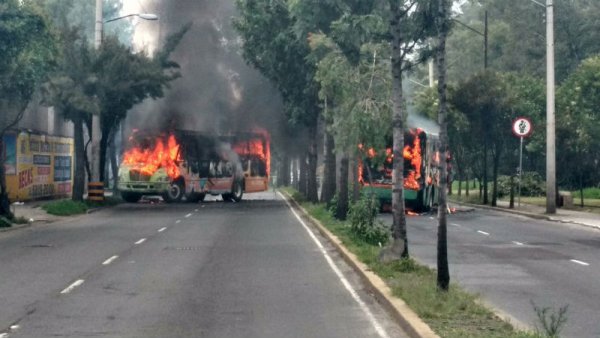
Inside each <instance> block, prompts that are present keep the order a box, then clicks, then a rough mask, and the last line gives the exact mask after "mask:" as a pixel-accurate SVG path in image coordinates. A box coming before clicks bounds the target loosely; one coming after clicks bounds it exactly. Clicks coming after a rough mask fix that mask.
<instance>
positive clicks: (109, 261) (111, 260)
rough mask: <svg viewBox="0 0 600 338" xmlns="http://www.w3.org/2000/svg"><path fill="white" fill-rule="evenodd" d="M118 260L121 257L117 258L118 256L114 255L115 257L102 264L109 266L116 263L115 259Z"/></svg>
mask: <svg viewBox="0 0 600 338" xmlns="http://www.w3.org/2000/svg"><path fill="white" fill-rule="evenodd" d="M117 258H119V256H117V255H114V256H112V257H111V258H109V259H107V260H105V261H104V262H103V263H102V265H108V264H110V263H112V262H114V261H115V259H117Z"/></svg>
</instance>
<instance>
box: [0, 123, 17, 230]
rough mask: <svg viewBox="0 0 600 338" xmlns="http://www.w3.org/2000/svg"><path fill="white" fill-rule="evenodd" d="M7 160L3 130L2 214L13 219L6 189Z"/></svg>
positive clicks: (0, 141)
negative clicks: (5, 165) (5, 164)
mask: <svg viewBox="0 0 600 338" xmlns="http://www.w3.org/2000/svg"><path fill="white" fill-rule="evenodd" d="M5 161H6V154H5V149H4V132H2V133H0V216H3V217H6V218H8V219H13V218H14V215H13V213H12V211H11V210H10V200H9V199H8V191H7V190H6V170H5V167H4V163H5Z"/></svg>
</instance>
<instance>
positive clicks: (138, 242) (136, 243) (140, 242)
mask: <svg viewBox="0 0 600 338" xmlns="http://www.w3.org/2000/svg"><path fill="white" fill-rule="evenodd" d="M145 241H146V239H145V238H142V239H140V240H139V241H137V242H135V243H134V244H135V245H138V244H142V243H144V242H145Z"/></svg>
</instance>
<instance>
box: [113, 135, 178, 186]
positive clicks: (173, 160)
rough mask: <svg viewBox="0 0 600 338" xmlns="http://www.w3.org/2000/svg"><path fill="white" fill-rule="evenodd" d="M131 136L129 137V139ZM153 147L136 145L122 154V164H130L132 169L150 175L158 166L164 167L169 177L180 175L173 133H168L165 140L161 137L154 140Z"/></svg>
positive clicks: (176, 145)
mask: <svg viewBox="0 0 600 338" xmlns="http://www.w3.org/2000/svg"><path fill="white" fill-rule="evenodd" d="M131 139H133V138H130V140H131ZM153 143H154V147H141V146H140V145H136V146H135V147H133V148H131V149H129V150H128V151H127V152H125V154H123V164H124V165H128V166H132V167H133V169H132V170H136V171H139V172H140V173H142V174H144V175H148V176H151V175H153V174H154V173H155V172H156V171H157V170H158V169H159V168H164V169H165V171H166V172H167V175H168V176H169V177H170V178H171V179H175V178H177V177H178V176H179V175H180V172H179V162H180V161H181V157H180V153H179V147H180V146H179V144H178V143H177V140H176V139H175V136H174V135H169V137H168V138H167V140H166V142H164V139H163V138H161V137H157V138H156V139H155V140H154V142H153Z"/></svg>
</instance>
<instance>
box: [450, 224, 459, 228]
mask: <svg viewBox="0 0 600 338" xmlns="http://www.w3.org/2000/svg"><path fill="white" fill-rule="evenodd" d="M450 225H453V226H455V227H459V228H460V227H462V225H460V224H457V223H450Z"/></svg>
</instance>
